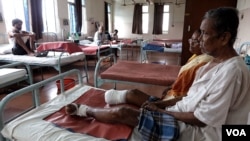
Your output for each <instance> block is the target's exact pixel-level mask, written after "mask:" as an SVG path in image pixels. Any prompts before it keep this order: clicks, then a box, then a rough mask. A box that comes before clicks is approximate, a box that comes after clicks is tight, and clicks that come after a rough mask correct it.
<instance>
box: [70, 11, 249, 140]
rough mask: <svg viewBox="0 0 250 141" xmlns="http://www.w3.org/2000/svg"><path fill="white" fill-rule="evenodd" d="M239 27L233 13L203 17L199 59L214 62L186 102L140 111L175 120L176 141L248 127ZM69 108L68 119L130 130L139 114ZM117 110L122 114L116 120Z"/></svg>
mask: <svg viewBox="0 0 250 141" xmlns="http://www.w3.org/2000/svg"><path fill="white" fill-rule="evenodd" d="M238 25H239V17H238V11H237V9H235V8H227V7H222V8H217V9H212V10H209V11H208V12H206V14H205V16H204V18H203V20H202V23H201V25H200V29H201V31H202V34H201V36H200V46H201V48H202V50H203V52H204V53H206V54H209V55H211V56H213V57H214V59H212V60H211V61H210V62H209V63H207V64H206V65H204V66H202V67H201V68H199V70H198V71H197V73H196V76H195V80H194V82H193V84H192V85H191V87H190V88H189V90H188V93H187V96H185V97H175V98H174V99H171V100H167V101H165V102H164V103H161V104H159V103H157V102H146V103H144V104H143V106H142V108H141V109H143V111H144V110H147V111H149V112H158V113H159V115H162V116H160V118H163V117H164V115H168V116H169V117H172V118H173V120H177V123H178V124H177V126H179V127H180V128H179V130H178V131H179V132H180V136H179V139H178V140H187V139H188V140H190V141H194V140H200V141H201V140H202V141H206V140H209V141H219V140H222V138H221V134H222V133H221V132H222V125H225V124H228V125H230V124H231V125H232V124H246V123H247V119H248V113H249V102H250V95H249V91H250V87H249V86H250V73H249V70H248V69H247V67H246V65H245V63H244V61H243V60H242V58H241V57H239V56H238V54H237V52H236V51H235V50H234V48H233V44H234V42H235V39H236V37H237V30H238ZM127 98H128V97H127V95H126V99H127ZM109 101H113V100H108V102H109ZM121 102H124V101H120V100H116V101H114V103H117V104H118V103H121ZM111 104H113V103H111ZM73 105H74V104H73ZM70 107H71V108H72V105H71V106H67V107H66V112H68V113H69V114H71V113H72V112H76V113H77V114H78V115H80V116H90V117H94V118H95V119H97V120H100V121H103V122H109V123H124V124H127V125H131V126H137V125H138V123H139V120H138V117H139V116H140V114H141V111H140V110H138V109H135V108H134V109H133V108H128V107H127V106H115V107H113V108H111V109H110V110H106V109H98V108H97V109H96V108H93V107H88V106H86V105H80V106H79V107H77V106H76V107H74V108H79V110H77V111H75V110H72V109H71V108H70ZM118 110H122V112H120V113H119V114H118V113H117V111H118ZM107 111H109V112H108V114H107ZM128 113H129V114H128ZM173 122H176V121H173ZM164 125H166V124H164ZM149 134H150V133H149Z"/></svg>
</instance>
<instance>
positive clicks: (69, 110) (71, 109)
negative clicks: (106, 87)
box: [65, 103, 88, 117]
mask: <svg viewBox="0 0 250 141" xmlns="http://www.w3.org/2000/svg"><path fill="white" fill-rule="evenodd" d="M87 108H88V106H87V105H78V104H76V103H71V104H68V105H66V106H65V112H66V114H68V115H78V116H81V117H87V113H86V112H87Z"/></svg>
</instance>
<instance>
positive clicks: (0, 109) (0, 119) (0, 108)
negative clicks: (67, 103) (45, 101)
mask: <svg viewBox="0 0 250 141" xmlns="http://www.w3.org/2000/svg"><path fill="white" fill-rule="evenodd" d="M69 75H77V78H78V80H77V81H78V85H76V86H75V87H81V86H83V80H82V76H81V72H80V70H77V69H73V70H70V71H67V72H64V73H61V74H58V75H56V76H53V77H51V78H48V79H46V80H43V81H41V82H38V83H35V84H33V85H30V86H27V87H25V88H22V89H19V90H17V91H15V92H12V93H10V94H8V95H7V96H5V97H4V98H3V99H2V100H1V101H0V131H1V130H2V129H3V127H4V125H5V124H6V123H8V122H10V121H11V120H13V119H15V118H12V119H10V120H8V121H4V108H5V107H6V105H7V103H8V102H9V101H11V100H12V99H14V98H16V97H18V96H22V95H26V94H30V93H29V92H32V91H34V93H33V100H34V105H33V107H32V108H35V107H38V106H39V105H40V98H39V88H41V87H43V86H44V85H46V84H48V83H50V82H54V81H56V80H61V81H60V85H61V88H64V83H63V81H62V80H63V79H64V78H65V77H66V76H69ZM60 90H61V94H64V91H65V90H64V89H60ZM25 112H27V111H25ZM25 112H22V113H20V114H19V115H21V114H24V113H25ZM0 140H1V141H3V140H4V137H3V136H2V135H1V134H0Z"/></svg>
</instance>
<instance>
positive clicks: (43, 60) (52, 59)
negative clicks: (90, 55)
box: [0, 51, 85, 66]
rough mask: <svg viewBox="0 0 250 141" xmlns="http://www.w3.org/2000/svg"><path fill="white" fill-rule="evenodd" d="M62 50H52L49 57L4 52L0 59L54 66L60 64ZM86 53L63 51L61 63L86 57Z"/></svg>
mask: <svg viewBox="0 0 250 141" xmlns="http://www.w3.org/2000/svg"><path fill="white" fill-rule="evenodd" d="M60 54H61V52H53V51H50V52H49V53H48V56H47V57H35V56H28V55H13V54H4V55H0V61H5V62H15V61H17V62H24V63H27V64H29V65H41V66H54V65H57V64H58V60H59V56H60ZM84 57H85V55H84V53H83V52H76V53H72V54H69V53H66V52H65V53H63V56H62V57H61V64H68V63H71V62H75V61H78V60H82V59H84Z"/></svg>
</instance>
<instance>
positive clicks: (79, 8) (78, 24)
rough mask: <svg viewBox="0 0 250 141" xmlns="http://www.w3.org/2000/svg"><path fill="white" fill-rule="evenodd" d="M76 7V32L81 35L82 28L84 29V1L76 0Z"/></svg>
mask: <svg viewBox="0 0 250 141" xmlns="http://www.w3.org/2000/svg"><path fill="white" fill-rule="evenodd" d="M75 6H76V7H75V9H76V17H75V18H76V27H75V29H76V32H77V33H78V35H79V36H81V30H82V1H81V0H75Z"/></svg>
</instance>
